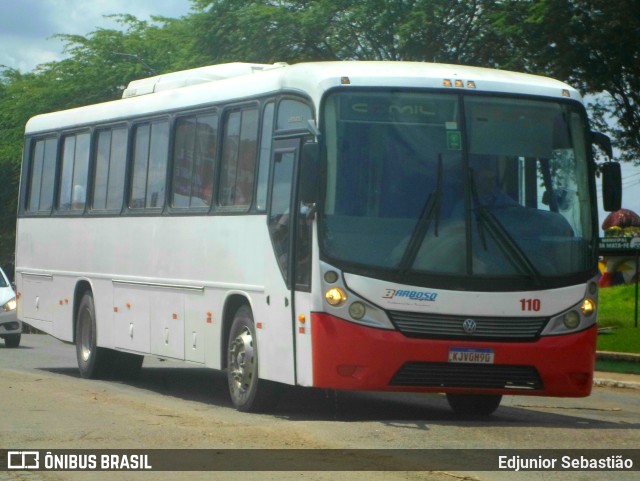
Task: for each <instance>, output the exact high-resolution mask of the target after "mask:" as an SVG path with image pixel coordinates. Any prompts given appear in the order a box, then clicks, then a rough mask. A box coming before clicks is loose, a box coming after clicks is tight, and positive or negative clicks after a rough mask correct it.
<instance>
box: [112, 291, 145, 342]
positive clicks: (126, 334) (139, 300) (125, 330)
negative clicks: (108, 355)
mask: <svg viewBox="0 0 640 481" xmlns="http://www.w3.org/2000/svg"><path fill="white" fill-rule="evenodd" d="M113 302H114V316H113V329H114V336H113V340H114V343H115V347H117V348H120V349H126V350H128V351H136V352H143V353H149V352H150V347H151V343H150V335H149V331H150V325H149V293H148V292H147V291H146V290H145V288H144V287H142V286H133V285H129V284H122V285H116V286H115V287H114V289H113Z"/></svg>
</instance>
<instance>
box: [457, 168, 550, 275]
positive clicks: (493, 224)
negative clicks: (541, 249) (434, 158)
mask: <svg viewBox="0 0 640 481" xmlns="http://www.w3.org/2000/svg"><path fill="white" fill-rule="evenodd" d="M470 180H471V185H470V187H471V195H472V198H473V203H474V205H475V211H476V222H477V224H478V233H479V235H480V240H481V242H482V247H483V248H484V250H487V249H488V247H487V241H486V239H485V236H484V231H485V229H486V230H487V232H488V233H489V235H490V236H491V237H492V238H493V239H494V240H495V242H496V244H497V245H498V248H499V249H500V250H501V251H502V253H503V254H504V255H505V257H506V258H507V260H508V261H509V262H510V263H511V265H512V266H513V267H515V268H516V270H518V271H520V272H521V273H523V274H525V275H529V276H530V277H532V278H533V280H534V282H535V283H536V284H538V285H539V284H540V283H541V281H540V272H538V269H536V267H535V265H534V264H533V263H532V262H531V259H529V257H528V256H527V254H526V253H525V252H524V251H523V250H522V248H521V247H520V245H519V244H518V243H517V242H516V241H515V239H514V238H513V237H512V236H511V234H509V231H508V230H507V229H505V227H504V225H502V223H501V222H500V221H499V220H498V218H497V217H496V216H495V215H494V214H493V212H491V209H489V208H487V207H486V206H484V205H482V204H481V203H480V200H479V198H478V191H477V188H476V183H475V179H474V177H473V171H472V172H471V175H470Z"/></svg>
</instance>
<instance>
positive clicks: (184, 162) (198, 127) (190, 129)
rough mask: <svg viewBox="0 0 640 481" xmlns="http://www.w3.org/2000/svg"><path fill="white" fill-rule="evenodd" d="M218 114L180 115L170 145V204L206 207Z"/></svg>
mask: <svg viewBox="0 0 640 481" xmlns="http://www.w3.org/2000/svg"><path fill="white" fill-rule="evenodd" d="M217 137H218V116H217V114H206V115H193V116H189V117H183V118H180V119H179V120H178V121H177V126H176V140H175V145H174V149H173V182H172V192H171V205H172V206H173V207H179V208H188V207H196V208H197V207H207V206H209V205H211V198H212V196H213V172H214V164H215V158H216V150H217V145H218V141H217V140H218V139H217Z"/></svg>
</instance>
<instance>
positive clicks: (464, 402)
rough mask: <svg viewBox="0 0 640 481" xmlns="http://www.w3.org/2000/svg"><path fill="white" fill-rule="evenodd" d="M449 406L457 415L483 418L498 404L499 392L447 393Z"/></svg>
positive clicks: (500, 397)
mask: <svg viewBox="0 0 640 481" xmlns="http://www.w3.org/2000/svg"><path fill="white" fill-rule="evenodd" d="M447 401H448V402H449V406H451V409H453V412H455V413H456V414H457V415H459V416H463V417H466V418H483V417H487V416H490V415H491V414H493V412H494V411H495V410H496V409H498V406H500V401H502V396H501V395H499V394H496V395H488V394H447Z"/></svg>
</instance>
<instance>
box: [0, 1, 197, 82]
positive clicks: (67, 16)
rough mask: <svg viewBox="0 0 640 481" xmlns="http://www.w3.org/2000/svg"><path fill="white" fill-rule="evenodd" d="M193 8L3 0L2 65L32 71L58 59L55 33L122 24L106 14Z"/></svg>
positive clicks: (177, 12) (167, 13) (142, 15)
mask: <svg viewBox="0 0 640 481" xmlns="http://www.w3.org/2000/svg"><path fill="white" fill-rule="evenodd" d="M190 10H191V2H190V1H189V0H0V65H4V66H6V67H10V68H14V69H17V70H20V71H21V72H29V71H31V70H33V69H34V68H35V67H36V66H37V65H39V64H43V63H46V62H52V61H56V60H59V59H60V58H61V55H62V49H63V44H62V42H61V41H60V40H59V39H55V38H51V37H52V35H55V34H59V33H60V34H72V35H86V34H88V33H90V32H93V31H95V30H96V29H98V28H114V29H116V28H119V26H118V24H117V23H116V22H114V21H113V20H111V19H107V18H104V16H105V15H112V14H120V13H126V14H131V15H133V16H135V17H137V18H138V19H140V20H150V16H151V15H160V16H163V17H169V18H179V17H182V16H184V15H187V14H188V13H189V12H190Z"/></svg>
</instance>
